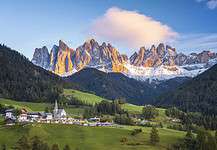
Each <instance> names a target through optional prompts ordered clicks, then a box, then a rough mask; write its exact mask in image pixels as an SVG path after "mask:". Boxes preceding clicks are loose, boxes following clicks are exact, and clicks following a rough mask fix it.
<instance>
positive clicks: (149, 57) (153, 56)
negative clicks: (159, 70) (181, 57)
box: [130, 43, 176, 67]
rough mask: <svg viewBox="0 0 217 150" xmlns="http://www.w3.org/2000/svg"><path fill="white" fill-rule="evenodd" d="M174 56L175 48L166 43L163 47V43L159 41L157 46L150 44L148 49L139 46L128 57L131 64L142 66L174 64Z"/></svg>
mask: <svg viewBox="0 0 217 150" xmlns="http://www.w3.org/2000/svg"><path fill="white" fill-rule="evenodd" d="M175 56H176V50H175V48H172V47H170V46H168V45H167V46H166V47H165V46H164V44H163V43H160V44H159V45H158V46H157V48H156V47H155V45H152V46H151V48H150V49H145V47H141V48H140V50H139V52H138V53H134V54H133V55H132V56H131V57H130V63H131V65H135V66H143V67H157V66H160V65H168V66H172V65H174V64H175V61H174V59H175V58H174V57H175Z"/></svg>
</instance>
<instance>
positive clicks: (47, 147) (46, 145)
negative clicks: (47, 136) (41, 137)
mask: <svg viewBox="0 0 217 150" xmlns="http://www.w3.org/2000/svg"><path fill="white" fill-rule="evenodd" d="M40 150H50V148H49V146H48V144H47V143H42V145H41V149H40Z"/></svg>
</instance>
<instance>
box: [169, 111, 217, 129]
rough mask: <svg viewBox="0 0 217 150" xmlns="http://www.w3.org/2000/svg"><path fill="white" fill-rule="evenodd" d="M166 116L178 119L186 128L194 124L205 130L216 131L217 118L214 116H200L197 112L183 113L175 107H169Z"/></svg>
mask: <svg viewBox="0 0 217 150" xmlns="http://www.w3.org/2000/svg"><path fill="white" fill-rule="evenodd" d="M165 113H166V115H167V116H169V117H173V118H178V119H180V120H181V121H182V123H183V124H184V125H186V126H189V127H190V126H191V125H192V124H196V125H198V126H202V127H204V128H205V129H212V130H217V116H215V115H208V116H207V115H202V114H201V113H199V112H187V113H186V112H183V111H181V110H179V109H177V108H176V107H171V108H168V109H167V110H166V112H165Z"/></svg>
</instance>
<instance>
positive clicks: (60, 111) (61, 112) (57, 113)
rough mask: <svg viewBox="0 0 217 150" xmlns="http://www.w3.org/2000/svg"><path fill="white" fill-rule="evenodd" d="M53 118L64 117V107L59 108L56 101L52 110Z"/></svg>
mask: <svg viewBox="0 0 217 150" xmlns="http://www.w3.org/2000/svg"><path fill="white" fill-rule="evenodd" d="M53 117H54V119H61V118H65V117H66V111H65V110H64V109H59V108H58V104H57V101H55V106H54V110H53Z"/></svg>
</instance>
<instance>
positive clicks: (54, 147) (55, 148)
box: [51, 144, 59, 150]
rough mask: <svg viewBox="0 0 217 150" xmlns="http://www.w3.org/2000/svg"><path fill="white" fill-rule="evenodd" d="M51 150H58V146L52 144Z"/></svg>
mask: <svg viewBox="0 0 217 150" xmlns="http://www.w3.org/2000/svg"><path fill="white" fill-rule="evenodd" d="M51 150H59V146H58V144H53V145H52V148H51Z"/></svg>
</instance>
